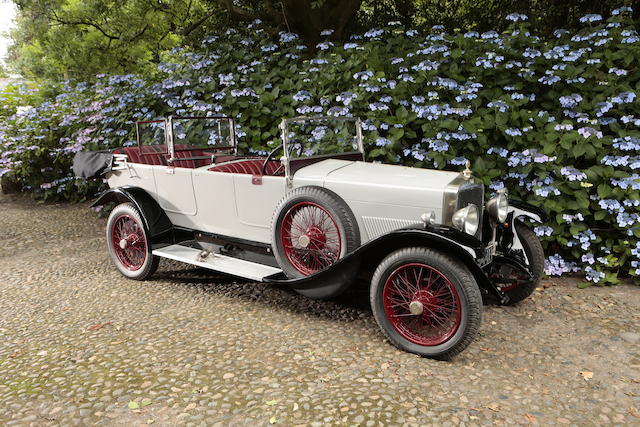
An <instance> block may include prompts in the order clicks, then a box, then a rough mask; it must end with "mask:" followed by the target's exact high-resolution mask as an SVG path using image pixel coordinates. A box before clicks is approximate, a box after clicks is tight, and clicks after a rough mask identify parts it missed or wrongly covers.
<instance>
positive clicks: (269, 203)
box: [233, 174, 286, 234]
mask: <svg viewBox="0 0 640 427" xmlns="http://www.w3.org/2000/svg"><path fill="white" fill-rule="evenodd" d="M233 187H234V190H235V199H236V210H237V212H238V221H240V223H241V224H242V225H244V226H246V227H253V228H257V229H261V230H262V231H257V232H259V233H261V232H264V233H267V234H269V233H270V228H271V218H272V216H273V212H274V210H275V209H276V206H277V204H278V202H279V201H280V199H282V197H283V196H284V193H285V187H286V183H285V178H284V177H282V176H253V175H249V174H233Z"/></svg>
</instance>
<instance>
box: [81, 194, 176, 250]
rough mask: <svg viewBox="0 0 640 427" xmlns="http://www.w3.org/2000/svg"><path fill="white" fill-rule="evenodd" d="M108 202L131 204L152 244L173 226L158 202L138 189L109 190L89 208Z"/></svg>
mask: <svg viewBox="0 0 640 427" xmlns="http://www.w3.org/2000/svg"><path fill="white" fill-rule="evenodd" d="M109 202H115V203H129V202H130V203H133V204H134V206H135V207H136V209H138V212H140V216H142V222H143V223H144V224H143V225H144V227H145V229H146V230H147V232H148V234H149V238H150V240H151V241H152V242H153V240H155V239H156V238H157V237H159V236H161V235H164V234H165V233H167V232H169V231H171V229H172V227H173V225H172V224H171V220H169V218H168V217H167V214H166V213H165V212H164V210H163V209H162V208H161V207H160V205H159V204H158V202H156V201H155V199H154V198H153V197H152V196H151V195H150V194H149V193H147V192H146V191H145V190H143V189H142V188H140V187H133V186H124V187H117V188H111V189H109V190H107V191H105V192H103V193H102V194H100V196H98V198H97V199H96V200H95V201H94V202H93V203H92V204H91V207H95V206H101V205H104V204H106V203H109Z"/></svg>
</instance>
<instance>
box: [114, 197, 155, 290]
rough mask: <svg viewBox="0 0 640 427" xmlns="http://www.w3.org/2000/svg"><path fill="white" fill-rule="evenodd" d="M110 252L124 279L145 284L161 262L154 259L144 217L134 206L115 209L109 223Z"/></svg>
mask: <svg viewBox="0 0 640 427" xmlns="http://www.w3.org/2000/svg"><path fill="white" fill-rule="evenodd" d="M106 237H107V248H108V250H109V255H111V259H112V260H113V263H114V265H115V266H116V268H117V269H118V271H120V273H122V275H124V276H126V277H128V278H129V279H134V280H144V279H146V278H147V277H149V276H150V275H152V274H153V273H154V272H155V271H156V270H157V268H158V262H159V258H158V257H157V256H154V255H152V253H151V247H150V246H149V245H150V243H149V240H148V238H147V232H146V230H145V227H144V225H143V222H142V216H141V215H140V213H139V212H138V210H137V209H136V208H135V206H134V205H133V204H131V203H122V204H120V205H118V206H116V207H115V208H114V209H113V211H112V212H111V214H110V215H109V220H108V221H107V236H106Z"/></svg>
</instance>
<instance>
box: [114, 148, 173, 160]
mask: <svg viewBox="0 0 640 427" xmlns="http://www.w3.org/2000/svg"><path fill="white" fill-rule="evenodd" d="M166 152H167V147H166V146H165V145H145V146H144V147H142V150H140V147H137V146H136V147H121V148H117V149H115V150H113V153H114V154H126V155H127V161H128V162H129V163H141V164H143V165H166V164H167V160H166V158H165V155H166Z"/></svg>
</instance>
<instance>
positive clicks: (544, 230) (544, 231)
mask: <svg viewBox="0 0 640 427" xmlns="http://www.w3.org/2000/svg"><path fill="white" fill-rule="evenodd" d="M533 232H534V233H536V236H538V237H543V236H551V235H552V234H553V228H551V227H549V226H548V225H538V226H536V227H533Z"/></svg>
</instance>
